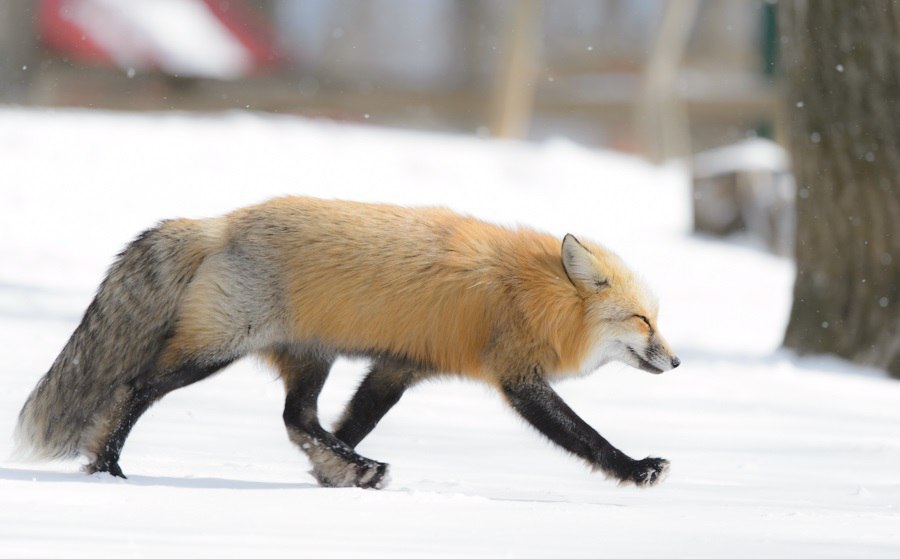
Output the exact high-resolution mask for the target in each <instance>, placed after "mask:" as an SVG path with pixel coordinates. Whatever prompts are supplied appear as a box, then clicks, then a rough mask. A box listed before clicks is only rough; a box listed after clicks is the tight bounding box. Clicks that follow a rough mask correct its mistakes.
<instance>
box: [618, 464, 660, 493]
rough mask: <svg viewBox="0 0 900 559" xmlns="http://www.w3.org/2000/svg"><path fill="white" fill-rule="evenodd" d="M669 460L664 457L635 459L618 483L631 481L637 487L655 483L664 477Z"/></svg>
mask: <svg viewBox="0 0 900 559" xmlns="http://www.w3.org/2000/svg"><path fill="white" fill-rule="evenodd" d="M668 471H669V461H668V460H666V459H665V458H644V459H643V460H635V461H634V462H633V463H632V464H631V465H630V466H629V467H628V469H627V471H626V472H625V475H624V476H622V477H621V478H619V479H620V483H622V484H629V483H633V484H635V485H636V486H638V487H650V486H651V485H656V484H657V483H659V482H660V481H662V480H663V478H664V477H666V474H667V473H668Z"/></svg>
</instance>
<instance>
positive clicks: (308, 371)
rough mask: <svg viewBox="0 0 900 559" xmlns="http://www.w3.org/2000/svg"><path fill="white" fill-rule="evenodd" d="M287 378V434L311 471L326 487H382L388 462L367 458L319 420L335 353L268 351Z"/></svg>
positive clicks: (285, 379) (285, 406) (280, 349)
mask: <svg viewBox="0 0 900 559" xmlns="http://www.w3.org/2000/svg"><path fill="white" fill-rule="evenodd" d="M268 357H269V359H270V360H271V361H272V363H273V364H274V365H275V366H276V367H278V370H279V372H280V374H281V377H282V379H283V380H284V384H285V388H286V390H287V396H286V398H285V402H284V424H285V427H286V428H287V432H288V437H289V438H290V439H291V441H292V442H293V443H294V444H296V445H297V446H299V447H300V449H301V450H303V452H305V453H306V455H307V456H308V457H309V460H310V462H311V463H312V467H313V469H312V474H313V476H315V478H316V480H317V481H318V482H319V484H320V485H323V486H326V487H354V486H355V487H364V488H378V489H380V488H381V487H383V485H384V484H385V483H386V481H387V471H388V465H387V464H384V463H382V462H376V461H375V460H370V459H368V458H364V457H362V456H360V455H359V454H357V453H356V452H354V451H353V449H352V448H350V447H349V446H348V445H347V444H346V443H345V442H343V441H341V440H340V439H338V438H337V437H335V436H334V435H332V434H331V433H329V432H328V431H326V430H325V429H324V428H322V426H321V425H320V424H319V417H318V399H319V393H320V392H321V391H322V386H323V385H324V384H325V379H326V378H327V377H328V371H329V370H330V369H331V365H332V363H333V362H334V358H333V357H332V356H327V355H321V354H314V353H309V352H302V351H298V350H296V349H294V348H289V347H280V348H277V349H275V350H272V351H270V352H268Z"/></svg>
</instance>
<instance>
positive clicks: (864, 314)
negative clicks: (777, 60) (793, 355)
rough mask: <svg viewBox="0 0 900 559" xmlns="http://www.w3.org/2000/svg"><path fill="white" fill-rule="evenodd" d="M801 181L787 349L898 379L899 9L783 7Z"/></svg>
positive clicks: (836, 4) (899, 5) (820, 4)
mask: <svg viewBox="0 0 900 559" xmlns="http://www.w3.org/2000/svg"><path fill="white" fill-rule="evenodd" d="M779 26H780V34H781V37H782V41H781V43H782V47H783V57H782V60H783V68H782V69H783V75H784V78H785V83H786V86H787V89H786V103H787V115H788V127H789V131H788V133H789V138H790V148H791V152H792V155H793V168H794V174H795V177H796V180H797V243H796V261H797V277H796V281H795V284H794V303H793V308H792V309H791V317H790V323H789V324H788V329H787V333H786V335H785V340H784V343H785V345H786V346H788V347H790V348H793V349H795V350H796V351H797V352H798V353H834V354H837V355H840V356H842V357H845V358H847V359H850V360H853V361H856V362H859V363H864V364H867V365H873V366H876V367H880V368H885V369H888V370H889V371H890V372H891V374H892V375H894V376H895V377H898V378H900V300H898V298H900V0H895V1H891V0H865V1H861V2H846V1H843V0H818V1H815V2H813V1H803V0H794V1H790V2H787V1H782V2H779Z"/></svg>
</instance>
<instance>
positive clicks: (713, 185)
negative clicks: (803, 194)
mask: <svg viewBox="0 0 900 559" xmlns="http://www.w3.org/2000/svg"><path fill="white" fill-rule="evenodd" d="M693 182H694V187H693V189H694V196H693V206H694V229H695V230H696V231H698V232H702V233H710V234H713V235H728V234H732V233H746V234H747V235H749V236H750V237H751V238H753V239H757V240H760V241H762V242H763V243H765V244H766V246H768V247H769V248H770V249H771V250H772V251H774V252H775V253H776V254H781V255H784V256H787V255H790V254H792V250H793V246H794V228H795V217H794V190H795V185H794V178H793V176H792V175H791V173H790V158H789V157H788V154H787V152H786V151H785V150H784V148H782V147H781V146H779V145H778V144H776V143H775V142H773V141H771V140H765V139H762V138H752V139H748V140H745V141H743V142H740V143H737V144H732V145H730V146H725V147H721V148H715V149H711V150H708V151H704V152H701V153H698V154H697V155H695V156H694V158H693Z"/></svg>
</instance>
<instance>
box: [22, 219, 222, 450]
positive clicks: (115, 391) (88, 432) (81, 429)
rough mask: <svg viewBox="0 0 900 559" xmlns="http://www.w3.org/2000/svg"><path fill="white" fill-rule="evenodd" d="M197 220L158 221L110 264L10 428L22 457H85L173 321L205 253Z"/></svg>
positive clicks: (146, 371) (148, 368)
mask: <svg viewBox="0 0 900 559" xmlns="http://www.w3.org/2000/svg"><path fill="white" fill-rule="evenodd" d="M199 224H200V222H197V221H193V220H172V221H164V222H162V223H161V224H159V225H158V226H157V227H155V228H153V229H149V230H147V231H145V232H144V233H143V234H141V235H140V236H139V237H138V238H137V239H135V240H134V241H133V242H132V243H131V244H129V245H128V246H127V247H126V248H125V250H123V251H122V253H121V254H119V256H118V259H117V260H116V262H115V263H114V264H113V265H112V266H111V267H110V269H109V272H108V273H107V276H106V278H105V279H104V280H103V283H101V284H100V288H99V289H98V290H97V295H96V296H95V297H94V300H93V301H92V302H91V304H90V305H89V306H88V308H87V311H85V313H84V317H83V318H82V320H81V323H80V324H79V325H78V327H77V328H76V329H75V332H74V333H73V334H72V337H71V338H70V339H69V341H68V343H66V345H65V347H64V348H63V350H62V352H61V353H60V354H59V356H58V357H57V358H56V360H55V361H54V362H53V365H51V367H50V370H49V371H48V372H47V374H46V375H44V377H43V378H42V379H41V380H40V381H39V382H38V384H37V386H36V387H35V389H34V390H33V391H32V393H31V395H30V396H29V397H28V400H27V401H26V402H25V405H24V407H23V408H22V411H21V412H20V413H19V422H18V425H17V427H16V441H17V448H18V451H17V454H18V456H19V457H21V458H26V459H51V458H66V457H74V456H75V455H78V454H86V455H91V454H92V453H95V452H96V449H93V448H90V444H91V443H92V442H93V441H92V437H93V435H92V434H93V433H97V432H98V430H103V429H104V428H107V427H108V426H107V425H106V423H107V422H108V421H109V418H110V417H111V416H112V415H113V413H114V411H115V406H116V405H121V401H122V392H123V391H127V390H128V387H130V386H134V385H136V384H140V383H141V382H143V381H145V380H146V379H147V377H148V376H150V375H152V374H153V372H154V365H155V362H156V360H157V358H158V357H159V354H160V352H161V351H162V348H163V347H164V345H165V341H166V339H167V336H170V335H171V332H172V330H173V328H174V326H175V321H176V319H177V311H178V305H179V302H180V299H181V297H182V295H183V293H184V291H185V288H186V287H187V285H188V284H189V283H190V281H191V279H192V278H193V276H194V273H195V272H196V270H197V267H198V266H199V265H200V263H201V262H202V261H203V258H204V257H205V255H206V254H207V253H208V250H209V242H210V239H208V238H205V237H206V236H205V235H204V233H203V229H202V226H201V225H199Z"/></svg>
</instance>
